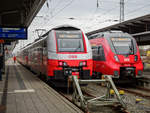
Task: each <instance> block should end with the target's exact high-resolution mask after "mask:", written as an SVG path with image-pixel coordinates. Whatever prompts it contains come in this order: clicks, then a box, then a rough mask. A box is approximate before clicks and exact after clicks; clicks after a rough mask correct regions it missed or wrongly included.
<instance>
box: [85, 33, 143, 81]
mask: <svg viewBox="0 0 150 113" xmlns="http://www.w3.org/2000/svg"><path fill="white" fill-rule="evenodd" d="M88 38H89V40H90V43H91V45H92V51H93V72H94V76H95V77H100V76H101V75H102V74H105V75H112V77H113V78H120V79H121V78H130V77H132V78H139V77H142V72H143V64H142V61H141V58H140V53H139V49H138V46H137V44H136V41H135V39H134V38H133V37H132V36H131V35H129V34H127V33H123V32H121V31H115V32H113V31H108V32H103V33H98V34H94V35H91V36H89V37H88Z"/></svg>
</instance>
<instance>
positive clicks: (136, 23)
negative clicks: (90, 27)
mask: <svg viewBox="0 0 150 113" xmlns="http://www.w3.org/2000/svg"><path fill="white" fill-rule="evenodd" d="M108 30H121V31H124V32H127V33H130V34H136V33H141V32H146V31H150V14H148V15H145V16H142V17H138V18H135V19H131V20H127V21H124V22H122V23H118V24H115V25H111V26H108V27H105V28H102V29H97V30H95V31H91V32H88V33H87V35H88V36H89V35H92V34H95V33H99V32H104V31H108Z"/></svg>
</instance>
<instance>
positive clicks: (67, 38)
mask: <svg viewBox="0 0 150 113" xmlns="http://www.w3.org/2000/svg"><path fill="white" fill-rule="evenodd" d="M56 37H57V44H58V51H59V52H84V43H83V36H82V33H81V32H79V31H70V32H65V31H56Z"/></svg>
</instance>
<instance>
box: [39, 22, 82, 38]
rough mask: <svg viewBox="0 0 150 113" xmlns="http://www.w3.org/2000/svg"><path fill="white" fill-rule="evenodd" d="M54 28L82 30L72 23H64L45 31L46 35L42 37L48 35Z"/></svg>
mask: <svg viewBox="0 0 150 113" xmlns="http://www.w3.org/2000/svg"><path fill="white" fill-rule="evenodd" d="M52 30H64V31H68V30H81V29H80V28H78V27H75V26H72V25H68V24H64V25H60V26H56V27H54V28H52V29H51V30H49V31H48V32H47V33H45V34H44V35H42V36H41V37H45V36H47V35H48V33H49V32H50V31H52Z"/></svg>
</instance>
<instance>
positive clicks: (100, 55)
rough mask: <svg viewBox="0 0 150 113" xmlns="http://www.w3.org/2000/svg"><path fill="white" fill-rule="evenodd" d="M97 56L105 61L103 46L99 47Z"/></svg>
mask: <svg viewBox="0 0 150 113" xmlns="http://www.w3.org/2000/svg"><path fill="white" fill-rule="evenodd" d="M97 54H98V60H100V61H105V54H104V48H103V46H102V45H100V46H98V49H97Z"/></svg>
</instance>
